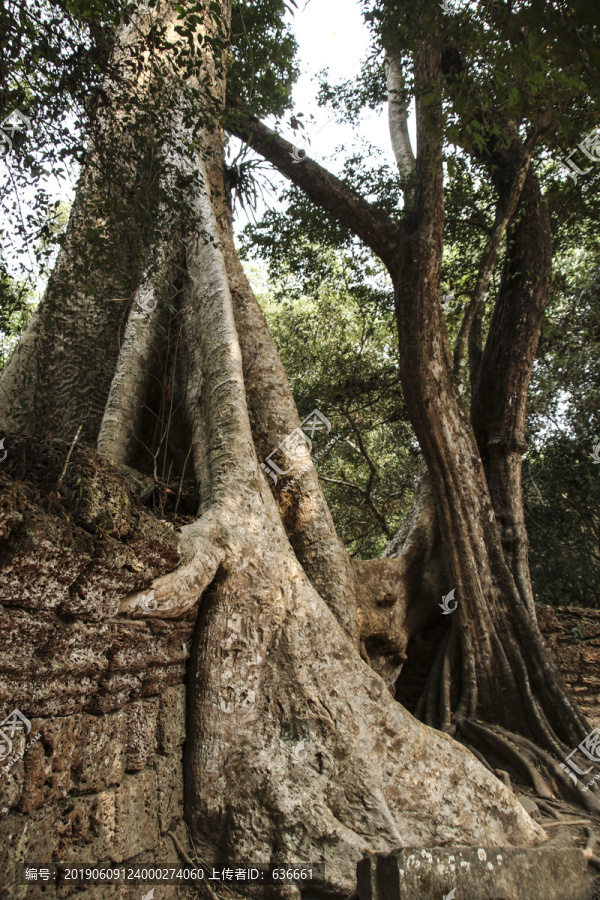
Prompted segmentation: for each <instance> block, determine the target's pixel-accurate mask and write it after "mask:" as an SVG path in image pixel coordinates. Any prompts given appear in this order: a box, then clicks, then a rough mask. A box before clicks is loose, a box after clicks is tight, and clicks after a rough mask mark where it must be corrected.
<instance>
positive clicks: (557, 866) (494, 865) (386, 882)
mask: <svg viewBox="0 0 600 900" xmlns="http://www.w3.org/2000/svg"><path fill="white" fill-rule="evenodd" d="M357 881H358V896H359V900H409V898H410V900H442V898H444V897H446V895H448V894H451V896H452V897H453V898H454V897H455V900H594V898H595V897H597V896H598V894H597V890H598V885H597V882H596V886H595V879H594V874H593V872H592V870H591V869H590V868H589V866H588V864H587V861H586V859H585V857H584V855H583V851H582V850H577V849H571V848H564V847H552V848H550V847H537V848H534V849H529V848H520V847H485V848H484V847H480V848H478V847H432V848H430V849H407V848H405V849H402V850H394V851H392V852H391V853H376V854H371V855H369V856H366V857H365V858H364V859H361V860H360V862H359V863H358V865H357ZM453 890H455V892H456V893H455V895H454V894H452V891H453Z"/></svg>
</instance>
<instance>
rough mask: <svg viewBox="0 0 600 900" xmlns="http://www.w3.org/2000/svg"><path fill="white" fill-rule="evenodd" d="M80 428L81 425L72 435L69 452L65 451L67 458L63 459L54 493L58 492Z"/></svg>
mask: <svg viewBox="0 0 600 900" xmlns="http://www.w3.org/2000/svg"><path fill="white" fill-rule="evenodd" d="M82 428H83V426H82V425H80V426H79V428H78V429H77V434H76V435H75V437H74V438H73V440H72V441H71V446H70V447H69V452H68V453H67V458H66V459H65V464H64V466H63V470H62V472H61V473H60V478H59V479H58V483H57V485H56V493H57V494H58V492H59V490H60V486H61V484H62V483H63V478H64V477H65V475H66V474H67V466H68V465H69V460H70V459H71V453H72V452H73V449H74V447H75V444H76V443H77V441H78V440H79V435H80V434H81V429H82Z"/></svg>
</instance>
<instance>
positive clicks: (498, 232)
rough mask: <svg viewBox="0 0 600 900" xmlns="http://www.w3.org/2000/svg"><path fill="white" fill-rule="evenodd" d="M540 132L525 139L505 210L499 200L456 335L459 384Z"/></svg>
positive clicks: (535, 132)
mask: <svg viewBox="0 0 600 900" xmlns="http://www.w3.org/2000/svg"><path fill="white" fill-rule="evenodd" d="M539 136H540V133H539V131H537V130H534V131H532V132H531V134H530V135H529V137H528V138H527V140H526V142H525V147H524V148H523V158H522V159H521V164H520V166H519V168H518V169H517V172H516V174H515V177H514V180H513V183H512V187H511V190H510V195H509V198H508V202H507V204H506V206H505V208H504V212H501V206H502V201H501V200H499V201H498V206H497V212H496V222H495V224H494V229H493V231H492V233H491V235H490V237H489V240H488V242H487V244H486V246H485V249H484V251H483V253H482V256H481V261H480V263H479V271H478V273H477V281H476V283H475V290H474V292H473V297H472V298H471V302H470V303H469V306H468V308H467V311H466V313H465V316H464V318H463V320H462V324H461V326H460V331H459V333H458V337H457V339H456V344H455V347H454V375H455V377H456V380H457V382H458V384H459V385H460V384H462V382H463V380H464V366H465V363H466V358H465V348H466V344H467V339H468V337H469V333H470V331H471V326H472V324H473V320H474V319H475V316H476V314H477V312H478V310H479V308H480V306H481V304H482V303H483V299H484V297H485V295H486V293H487V290H488V287H489V284H490V280H491V277H492V274H493V272H494V266H495V265H496V260H497V258H498V248H499V246H500V241H501V240H502V237H503V236H504V233H505V232H506V229H507V228H508V226H509V224H510V221H511V219H512V217H513V216H514V214H515V210H516V208H517V206H518V203H519V200H520V198H521V193H522V191H523V185H524V184H525V179H526V177H527V172H528V171H529V163H530V162H531V155H532V153H533V149H534V147H535V145H536V143H537V141H538V139H539Z"/></svg>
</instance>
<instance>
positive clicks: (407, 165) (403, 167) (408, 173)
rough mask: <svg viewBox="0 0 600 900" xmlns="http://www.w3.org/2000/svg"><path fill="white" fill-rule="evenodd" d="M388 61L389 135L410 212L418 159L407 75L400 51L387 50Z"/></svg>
mask: <svg viewBox="0 0 600 900" xmlns="http://www.w3.org/2000/svg"><path fill="white" fill-rule="evenodd" d="M385 63H386V80H387V92H388V121H389V128H390V138H391V141H392V149H393V151H394V156H395V157H396V163H397V165H398V171H399V172H400V175H401V176H402V179H403V182H406V184H405V185H404V187H403V194H404V208H405V210H406V211H407V212H412V211H413V210H414V206H415V185H414V177H415V169H416V159H415V154H414V153H413V149H412V146H411V143H410V136H409V134H408V108H407V104H406V101H405V99H404V77H403V75H402V67H401V65H400V55H399V54H398V53H394V52H393V51H388V52H387V53H386V57H385Z"/></svg>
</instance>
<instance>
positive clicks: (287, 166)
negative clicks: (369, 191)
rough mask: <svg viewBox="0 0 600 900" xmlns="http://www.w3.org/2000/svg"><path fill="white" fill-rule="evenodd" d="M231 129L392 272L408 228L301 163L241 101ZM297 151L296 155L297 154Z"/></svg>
mask: <svg viewBox="0 0 600 900" xmlns="http://www.w3.org/2000/svg"><path fill="white" fill-rule="evenodd" d="M228 106H229V110H230V113H232V115H230V116H229V117H228V120H227V122H226V124H225V127H226V128H227V130H228V131H229V132H230V133H231V134H234V135H235V136H236V137H238V138H240V140H243V141H247V143H248V144H249V145H250V146H251V147H252V149H253V150H255V151H256V152H257V153H260V155H261V156H263V157H264V158H265V159H266V160H268V161H269V162H270V163H272V165H274V166H275V168H276V169H278V171H279V172H281V174H282V175H285V176H286V178H289V179H290V181H292V182H293V183H294V184H295V185H297V186H298V187H299V188H301V189H302V190H303V191H304V193H305V194H306V196H307V197H308V198H309V199H310V200H312V202H313V203H316V204H317V205H318V206H320V207H322V208H323V209H325V210H326V211H327V212H329V213H331V215H333V216H335V218H336V219H337V220H338V221H339V222H340V223H341V224H342V225H344V226H345V227H346V228H349V229H350V230H351V231H352V232H353V233H354V234H356V236H357V237H359V238H360V239H361V241H363V242H364V243H365V244H366V245H367V247H370V249H371V250H372V251H373V252H374V253H376V254H377V256H378V257H379V258H380V259H381V261H382V262H383V263H384V264H385V265H386V266H387V268H388V269H390V268H391V267H394V265H395V262H396V260H397V256H398V251H399V249H400V246H401V245H402V243H403V240H404V238H405V237H406V232H405V229H404V226H403V225H402V224H401V223H399V222H394V221H393V220H392V219H389V218H388V217H387V216H385V215H383V214H382V213H380V212H379V211H378V210H377V209H375V207H374V206H372V205H371V204H370V203H367V201H366V200H364V199H363V198H362V197H361V196H360V195H359V194H357V193H356V191H354V190H353V189H352V188H350V187H348V186H347V185H346V184H344V183H343V182H342V181H341V180H340V179H339V178H336V176H335V175H332V174H331V172H328V171H327V169H325V168H323V166H320V165H319V164H318V163H316V162H314V161H313V160H312V159H308V157H307V158H304V159H302V161H301V162H299V161H298V159H297V158H296V157H297V148H296V147H294V145H293V144H290V142H289V141H286V140H284V138H282V137H280V136H279V135H278V134H277V133H276V132H274V131H272V130H271V129H270V128H268V127H267V126H266V125H263V123H262V122H260V121H259V120H258V119H256V118H255V117H254V116H251V115H250V114H249V113H248V112H247V111H246V110H245V109H244V108H243V106H242V104H241V102H240V101H237V100H231V99H230V100H229V101H228ZM294 150H296V154H294Z"/></svg>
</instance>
